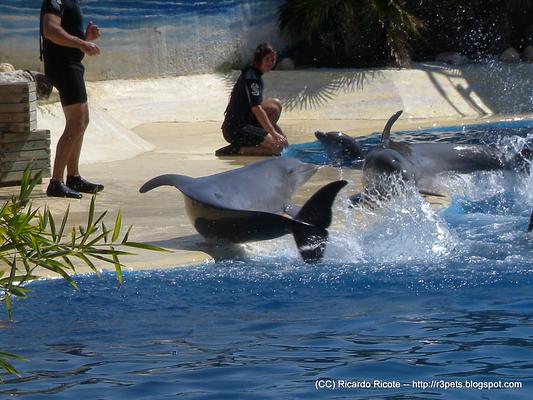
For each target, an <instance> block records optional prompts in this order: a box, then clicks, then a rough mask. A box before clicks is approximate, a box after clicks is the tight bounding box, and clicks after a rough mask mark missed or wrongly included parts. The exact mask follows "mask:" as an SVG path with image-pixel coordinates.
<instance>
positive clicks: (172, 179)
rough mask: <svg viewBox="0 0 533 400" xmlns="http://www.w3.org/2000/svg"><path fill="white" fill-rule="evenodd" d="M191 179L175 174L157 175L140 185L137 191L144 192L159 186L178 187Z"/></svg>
mask: <svg viewBox="0 0 533 400" xmlns="http://www.w3.org/2000/svg"><path fill="white" fill-rule="evenodd" d="M192 179H194V178H191V177H188V176H184V175H176V174H165V175H159V176H156V177H155V178H152V179H150V180H149V181H148V182H146V183H145V184H144V185H142V186H141V187H140V189H139V192H140V193H146V192H148V191H150V190H152V189H155V188H157V187H159V186H175V187H176V188H178V189H179V188H180V186H181V185H183V184H185V183H188V182H190V181H191V180H192Z"/></svg>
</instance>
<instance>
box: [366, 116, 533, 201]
mask: <svg viewBox="0 0 533 400" xmlns="http://www.w3.org/2000/svg"><path fill="white" fill-rule="evenodd" d="M401 113H402V111H398V112H397V113H396V114H394V115H393V116H392V117H391V118H390V119H389V121H388V122H387V124H386V126H385V128H384V130H383V134H382V139H381V143H380V145H379V146H378V147H377V148H376V149H374V150H372V151H371V152H369V153H368V154H367V156H366V157H365V161H364V164H363V183H364V186H365V187H366V188H368V187H371V186H373V187H374V188H377V191H378V192H382V191H383V190H384V189H385V190H386V188H384V187H383V185H381V186H380V184H379V180H380V179H382V178H383V177H384V176H385V177H387V176H390V175H392V174H397V175H399V176H400V177H401V178H402V180H404V181H411V182H413V183H415V185H416V187H417V188H418V189H419V190H420V192H421V193H423V194H424V193H425V194H437V195H438V193H435V187H434V178H435V177H436V176H438V175H439V174H442V173H446V172H457V173H470V172H475V171H492V170H512V169H516V168H520V167H522V168H523V167H525V166H526V165H527V159H528V158H530V156H531V152H530V151H529V149H524V150H523V151H522V152H521V153H518V154H516V155H514V156H512V157H510V156H509V155H508V154H505V153H504V152H503V151H502V150H500V149H498V148H497V147H493V146H487V145H473V144H454V143H429V142H425V143H407V142H395V141H393V140H392V139H391V138H390V130H391V127H392V125H393V124H394V122H396V120H397V119H398V118H399V117H400V115H401Z"/></svg>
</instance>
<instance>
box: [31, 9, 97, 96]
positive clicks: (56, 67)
mask: <svg viewBox="0 0 533 400" xmlns="http://www.w3.org/2000/svg"><path fill="white" fill-rule="evenodd" d="M48 13H50V14H54V15H57V16H58V17H60V18H61V27H62V28H63V29H64V30H65V31H66V32H67V33H69V34H71V35H72V36H76V37H79V38H80V39H83V40H85V32H84V30H83V16H82V14H81V10H80V6H79V4H78V0H43V4H42V6H41V23H40V24H41V40H42V54H41V56H42V59H43V61H44V73H45V74H46V77H47V78H48V80H49V81H50V82H51V83H52V85H54V86H55V88H56V89H57V90H58V92H59V97H60V99H61V104H62V105H63V106H68V105H71V104H77V103H85V102H86V101H87V91H86V89H85V81H84V79H83V74H84V72H85V68H84V67H83V64H82V63H81V60H82V59H83V55H84V54H83V52H82V51H81V50H79V49H76V48H72V47H65V46H60V45H58V44H56V43H53V42H52V41H50V40H48V39H46V38H45V37H44V35H43V29H42V26H43V18H44V15H45V14H48Z"/></svg>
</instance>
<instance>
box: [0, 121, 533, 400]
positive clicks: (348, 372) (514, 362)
mask: <svg viewBox="0 0 533 400" xmlns="http://www.w3.org/2000/svg"><path fill="white" fill-rule="evenodd" d="M531 128H533V124H532V123H531V122H530V121H519V122H512V123H507V124H497V125H490V126H485V125H483V126H481V127H480V126H477V127H473V128H470V127H468V128H464V129H463V128H461V129H460V131H459V132H458V131H454V130H452V129H450V130H448V131H445V132H442V131H432V132H430V133H429V134H431V135H434V138H433V140H444V139H443V138H446V137H448V138H449V139H450V140H474V141H480V142H486V143H490V142H491V141H492V143H496V144H498V145H509V143H511V145H514V144H516V143H520V142H521V141H522V140H523V139H524V138H526V137H528V138H529V137H530V136H531V134H529V132H530V130H531ZM402 134H403V135H404V137H405V138H406V139H407V140H422V138H423V136H422V134H420V135H419V136H420V137H419V138H417V136H418V134H417V133H416V132H404V133H402ZM461 135H462V136H463V137H462V138H461ZM376 137H377V136H375V137H369V138H364V139H363V141H365V140H366V141H368V142H370V143H371V142H372V141H375V140H376ZM458 138H459V139H458ZM378 140H379V139H378ZM366 144H368V143H366ZM366 144H365V145H366ZM317 146H318V144H317V143H311V144H306V145H301V146H300V147H298V146H296V147H293V148H291V149H290V151H292V152H293V154H292V155H296V156H300V157H302V158H307V161H312V162H317V163H325V161H324V160H323V155H322V154H320V149H319V148H318V147H317ZM448 185H449V187H450V188H452V189H454V188H460V189H461V190H457V192H456V194H454V195H453V196H452V200H451V203H450V205H449V206H448V207H446V208H444V209H438V210H437V209H434V208H432V207H430V206H428V204H427V203H426V202H425V201H424V199H422V198H421V197H420V196H418V195H417V194H416V193H411V194H410V193H406V194H403V195H400V196H398V198H397V199H395V200H394V201H392V202H389V203H388V204H384V205H383V207H382V208H381V209H380V210H365V209H362V208H361V209H347V208H346V207H345V204H344V202H343V199H342V196H341V198H340V199H339V201H338V202H337V203H336V205H335V213H334V215H335V223H334V225H333V226H332V228H331V231H330V233H331V243H330V245H329V246H328V249H327V251H326V255H325V259H324V261H323V262H321V263H319V264H316V265H306V264H304V263H303V262H301V261H300V260H299V258H298V254H297V252H296V250H295V249H294V245H293V244H292V238H291V237H289V236H287V237H284V238H280V239H277V240H275V241H271V242H264V243H261V244H252V245H247V248H249V249H250V250H251V251H249V252H248V254H249V256H248V257H246V258H243V259H235V260H227V261H224V262H217V263H209V264H205V265H198V266H194V267H185V268H176V269H172V270H164V271H163V270H153V271H148V272H146V271H145V272H130V273H125V277H124V285H123V286H122V287H121V288H120V289H117V287H116V278H115V277H114V275H112V274H110V273H105V274H103V276H102V277H101V278H95V277H93V276H81V277H79V278H78V279H77V282H78V285H79V287H80V291H79V292H76V291H74V290H72V289H71V288H70V287H69V286H68V285H67V284H65V283H64V282H63V281H61V280H48V281H41V282H36V283H34V284H32V285H30V288H31V293H30V297H29V298H28V299H26V300H17V301H15V302H14V305H13V307H14V317H15V322H14V323H11V324H7V323H5V324H3V327H2V330H1V333H0V334H1V335H2V336H1V337H2V341H1V345H0V348H2V349H5V350H8V351H11V352H14V353H17V354H21V355H23V356H25V357H26V358H28V359H29V361H28V362H16V366H17V368H18V369H19V370H20V371H21V376H20V377H13V376H6V375H4V376H3V379H4V385H1V386H0V398H13V397H21V398H28V399H45V398H52V397H53V398H54V399H132V398H135V399H168V398H186V399H247V398H250V399H252V398H253V399H303V398H305V399H308V398H328V399H346V398H350V399H352V398H353V399H511V398H512V399H531V398H532V397H533V292H532V290H531V288H532V283H533V257H532V256H533V236H532V235H531V234H528V233H527V232H526V229H527V221H528V217H529V213H530V211H531V208H533V180H532V179H531V178H530V177H529V176H528V175H521V174H517V173H516V174H515V173H501V172H495V173H479V174H475V175H469V176H459V177H450V178H449V182H448ZM344 196H346V197H347V196H348V193H347V194H345V195H344Z"/></svg>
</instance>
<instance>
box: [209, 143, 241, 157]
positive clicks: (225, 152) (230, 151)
mask: <svg viewBox="0 0 533 400" xmlns="http://www.w3.org/2000/svg"><path fill="white" fill-rule="evenodd" d="M237 154H239V149H238V148H237V147H235V146H234V145H232V144H228V145H227V146H224V147H221V148H220V149H218V150H217V151H215V156H217V157H224V156H236V155H237Z"/></svg>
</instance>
